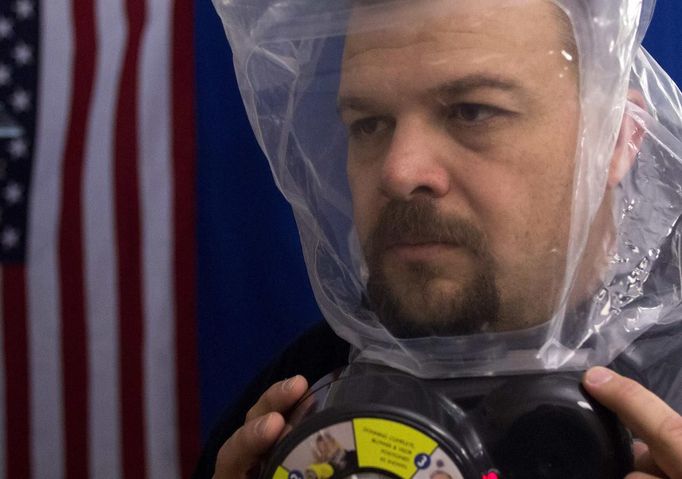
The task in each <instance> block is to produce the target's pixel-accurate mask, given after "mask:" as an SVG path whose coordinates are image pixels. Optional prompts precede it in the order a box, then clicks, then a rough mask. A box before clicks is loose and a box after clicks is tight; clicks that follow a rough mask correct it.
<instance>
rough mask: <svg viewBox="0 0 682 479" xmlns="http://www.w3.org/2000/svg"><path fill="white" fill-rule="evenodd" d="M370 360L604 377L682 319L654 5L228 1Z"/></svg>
mask: <svg viewBox="0 0 682 479" xmlns="http://www.w3.org/2000/svg"><path fill="white" fill-rule="evenodd" d="M214 3H215V7H216V9H217V11H218V12H219V14H220V16H221V18H222V20H223V24H224V26H225V30H226V33H227V37H228V40H229V42H230V45H231V47H232V51H233V58H234V64H235V70H236V73H237V79H238V82H239V87H240V90H241V94H242V96H243V99H244V103H245V105H246V110H247V112H248V115H249V118H250V121H251V125H252V127H253V130H254V132H255V134H256V137H257V138H258V141H259V143H260V145H261V147H262V149H263V151H264V152H265V154H266V156H267V158H268V160H269V162H270V166H271V168H272V172H273V175H274V178H275V181H276V183H277V185H278V186H279V188H280V190H281V191H282V192H283V194H284V195H285V197H286V198H287V200H288V201H289V202H290V203H291V205H292V207H293V210H294V214H295V217H296V221H297V225H298V228H299V232H300V236H301V243H302V246H303V253H304V256H305V260H306V264H307V268H308V272H309V275H310V280H311V283H312V287H313V290H314V292H315V295H316V299H317V301H318V303H319V305H320V308H321V310H322V312H323V314H324V316H325V318H326V319H327V321H328V322H329V323H330V325H331V326H332V328H333V329H334V330H335V331H336V333H337V334H338V335H339V336H341V337H343V338H344V339H346V340H347V341H349V342H350V343H351V344H352V345H353V346H354V354H355V359H356V360H361V361H371V362H377V363H382V364H386V365H389V366H392V367H396V368H399V369H402V370H405V371H408V372H411V373H413V374H416V375H418V376H421V377H454V376H467V375H483V374H500V373H524V372H531V371H538V370H553V369H559V368H563V369H582V368H587V367H590V366H592V365H597V364H608V363H609V362H611V361H612V360H613V359H614V358H615V357H616V356H617V355H619V354H620V353H622V352H623V351H624V350H625V349H626V348H627V347H628V346H629V345H631V344H632V343H633V341H635V340H636V339H637V338H638V337H639V336H640V335H642V334H643V333H644V332H646V331H647V330H648V329H650V328H651V327H652V326H655V325H666V324H671V323H672V322H674V321H677V320H678V317H679V315H678V311H677V310H678V308H679V305H680V291H679V288H680V275H681V274H682V270H681V269H680V256H679V254H678V253H679V246H680V232H679V226H678V218H679V217H680V214H681V213H682V164H681V162H680V159H681V157H682V156H681V155H682V143H681V142H680V140H679V139H678V138H679V137H680V126H681V125H682V106H681V102H680V92H679V90H678V88H677V87H676V85H675V84H674V83H673V82H672V81H671V80H670V78H669V77H668V76H667V75H666V74H665V72H664V71H663V70H662V69H661V68H660V67H659V66H658V65H657V64H656V63H655V61H654V60H652V59H651V57H650V56H649V55H648V54H647V52H646V51H645V50H644V49H643V48H642V47H641V40H642V37H643V35H644V32H645V30H646V27H647V25H648V23H649V19H650V16H651V13H652V9H653V2H652V1H646V0H645V1H642V0H589V1H587V0H556V1H549V0H422V1H414V0H393V1H390V0H384V1H381V0H351V1H347V2H345V1H331V0H280V1H273V0H214Z"/></svg>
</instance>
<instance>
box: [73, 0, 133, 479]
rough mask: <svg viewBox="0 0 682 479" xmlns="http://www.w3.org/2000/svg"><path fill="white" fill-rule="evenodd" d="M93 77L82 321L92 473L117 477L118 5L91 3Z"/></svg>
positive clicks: (114, 1)
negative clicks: (115, 177) (115, 187)
mask: <svg viewBox="0 0 682 479" xmlns="http://www.w3.org/2000/svg"><path fill="white" fill-rule="evenodd" d="M95 17H96V22H97V23H96V25H97V38H98V41H99V43H98V56H97V65H96V70H95V72H96V77H95V83H94V90H93V103H92V110H91V112H90V117H89V119H88V120H89V122H88V128H87V135H86V142H85V165H84V168H85V170H84V191H83V193H84V197H83V198H84V204H83V208H84V218H83V219H84V222H83V232H84V235H85V237H84V241H83V246H84V249H85V251H84V259H85V306H86V308H85V316H86V321H87V328H88V331H87V333H88V334H87V341H88V345H87V346H88V347H87V351H88V360H89V368H88V370H89V374H88V398H89V401H90V402H89V414H90V416H89V431H88V432H89V435H90V443H89V446H90V454H89V456H90V463H89V467H90V474H91V477H93V478H95V479H100V478H101V479H105V478H119V477H122V465H121V404H120V398H121V396H120V385H119V370H118V368H119V365H120V360H119V340H118V338H119V328H118V302H117V297H118V296H117V291H116V285H117V280H116V259H115V258H116V245H115V238H116V236H115V233H114V207H113V195H114V193H113V179H112V176H111V172H112V169H113V151H114V135H113V133H114V129H115V120H116V118H115V114H116V100H117V92H118V86H119V78H120V75H121V69H122V62H123V54H124V51H125V42H126V35H127V31H126V29H127V26H126V24H125V22H126V18H125V12H124V11H123V5H122V4H121V1H119V0H97V2H96V4H95Z"/></svg>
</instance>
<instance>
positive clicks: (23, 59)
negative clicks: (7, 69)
mask: <svg viewBox="0 0 682 479" xmlns="http://www.w3.org/2000/svg"><path fill="white" fill-rule="evenodd" d="M13 56H14V61H15V62H16V63H17V65H28V64H29V63H31V62H32V61H33V49H32V48H31V47H30V46H29V45H27V44H26V43H24V42H19V43H17V46H16V47H14V52H13Z"/></svg>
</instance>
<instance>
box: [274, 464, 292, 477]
mask: <svg viewBox="0 0 682 479" xmlns="http://www.w3.org/2000/svg"><path fill="white" fill-rule="evenodd" d="M272 479H289V471H287V470H286V469H284V468H283V467H282V466H279V467H278V468H277V470H276V471H275V474H274V475H273V476H272Z"/></svg>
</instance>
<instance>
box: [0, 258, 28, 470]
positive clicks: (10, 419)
mask: <svg viewBox="0 0 682 479" xmlns="http://www.w3.org/2000/svg"><path fill="white" fill-rule="evenodd" d="M25 287H26V281H25V272H24V268H23V266H21V265H17V264H13V265H9V266H6V267H5V268H3V275H2V299H3V311H2V317H3V319H5V322H4V324H5V330H4V331H3V337H4V339H5V344H4V347H3V349H4V351H5V378H6V381H7V385H8V387H6V388H5V391H6V401H7V402H6V405H7V409H6V411H7V412H6V419H5V424H6V427H7V429H6V431H7V432H8V433H9V434H8V437H7V444H8V445H11V450H9V451H7V453H6V454H5V457H6V460H7V463H6V464H7V465H6V471H7V477H30V471H31V467H30V460H29V457H30V456H29V423H28V418H29V417H30V413H29V410H28V404H29V401H28V399H29V385H28V372H29V364H28V357H27V354H26V351H27V347H26V346H27V332H26V304H25V298H26V293H25ZM9 318H11V321H7V319H9Z"/></svg>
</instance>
